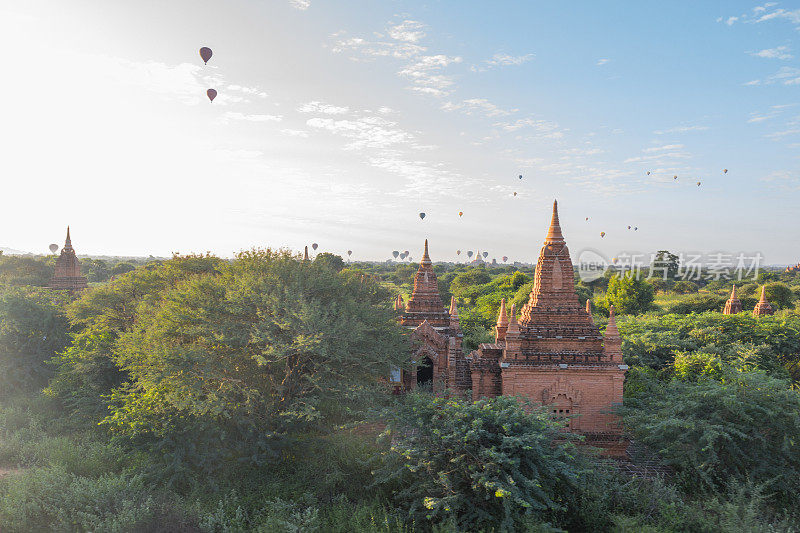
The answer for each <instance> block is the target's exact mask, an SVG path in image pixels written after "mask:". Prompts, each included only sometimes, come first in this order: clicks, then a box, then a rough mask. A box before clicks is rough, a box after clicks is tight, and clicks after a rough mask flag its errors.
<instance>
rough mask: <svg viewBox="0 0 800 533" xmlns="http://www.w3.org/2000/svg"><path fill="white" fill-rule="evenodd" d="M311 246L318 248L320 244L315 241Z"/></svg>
mask: <svg viewBox="0 0 800 533" xmlns="http://www.w3.org/2000/svg"><path fill="white" fill-rule="evenodd" d="M311 247H312V248H313V249H315V250H316V249H317V248H318V247H319V244H317V243H314V244H312V245H311Z"/></svg>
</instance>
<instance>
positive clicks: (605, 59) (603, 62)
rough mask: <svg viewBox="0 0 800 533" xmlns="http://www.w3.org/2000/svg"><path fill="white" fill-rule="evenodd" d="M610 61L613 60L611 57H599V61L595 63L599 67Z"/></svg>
mask: <svg viewBox="0 0 800 533" xmlns="http://www.w3.org/2000/svg"><path fill="white" fill-rule="evenodd" d="M609 61H611V60H610V59H607V58H602V59H598V60H597V63H595V64H596V65H597V66H598V67H601V66H603V65H605V64H606V63H608V62H609Z"/></svg>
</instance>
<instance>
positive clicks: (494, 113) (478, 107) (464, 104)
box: [442, 98, 517, 117]
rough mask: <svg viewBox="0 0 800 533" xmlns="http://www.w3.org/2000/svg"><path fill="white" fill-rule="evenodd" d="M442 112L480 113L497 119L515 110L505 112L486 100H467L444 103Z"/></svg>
mask: <svg viewBox="0 0 800 533" xmlns="http://www.w3.org/2000/svg"><path fill="white" fill-rule="evenodd" d="M442 110H444V111H462V112H463V113H465V114H467V115H472V114H474V113H480V114H481V115H484V116H487V117H499V116H505V115H510V114H511V113H515V112H516V111H517V110H516V109H511V110H505V109H501V108H500V107H498V106H497V105H495V104H493V103H492V102H490V101H488V100H487V99H486V98H468V99H466V100H462V101H461V102H458V103H454V102H445V103H444V104H442Z"/></svg>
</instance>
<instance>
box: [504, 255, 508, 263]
mask: <svg viewBox="0 0 800 533" xmlns="http://www.w3.org/2000/svg"><path fill="white" fill-rule="evenodd" d="M506 261H508V256H507V255H504V256H503V263H505V262H506Z"/></svg>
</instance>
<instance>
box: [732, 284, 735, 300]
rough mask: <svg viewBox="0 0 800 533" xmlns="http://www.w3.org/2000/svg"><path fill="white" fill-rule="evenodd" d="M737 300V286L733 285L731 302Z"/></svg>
mask: <svg viewBox="0 0 800 533" xmlns="http://www.w3.org/2000/svg"><path fill="white" fill-rule="evenodd" d="M735 298H736V284H735V283H734V284H733V290H732V291H731V300H733V299H735Z"/></svg>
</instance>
